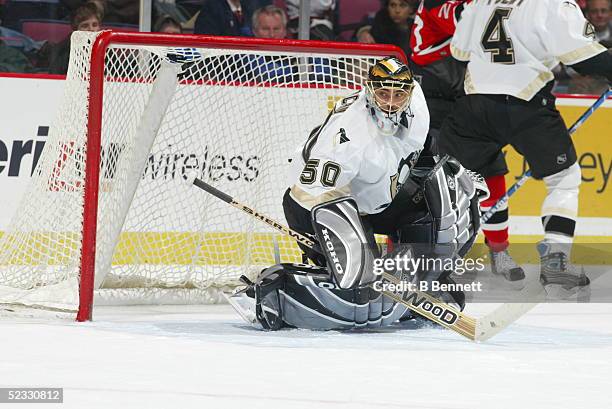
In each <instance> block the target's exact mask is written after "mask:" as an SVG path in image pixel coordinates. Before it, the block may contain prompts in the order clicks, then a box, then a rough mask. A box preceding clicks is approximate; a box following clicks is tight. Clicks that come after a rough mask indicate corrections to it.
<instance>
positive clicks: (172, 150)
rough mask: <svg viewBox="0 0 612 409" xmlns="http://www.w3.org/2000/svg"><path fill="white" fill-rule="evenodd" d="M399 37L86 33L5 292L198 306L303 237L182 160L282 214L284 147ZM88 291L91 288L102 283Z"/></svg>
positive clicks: (3, 269) (20, 298) (24, 209)
mask: <svg viewBox="0 0 612 409" xmlns="http://www.w3.org/2000/svg"><path fill="white" fill-rule="evenodd" d="M386 55H398V51H397V49H395V48H389V47H384V46H361V45H357V44H342V43H318V42H299V41H280V42H279V41H272V40H261V39H238V38H215V37H204V36H190V35H184V36H171V35H155V34H140V33H112V32H103V33H85V32H76V33H74V34H73V37H72V49H71V55H70V66H69V70H68V75H67V80H66V84H65V95H64V99H63V103H62V104H61V109H60V111H59V114H58V115H57V118H56V121H55V122H54V124H53V126H52V127H51V130H50V134H49V137H48V140H47V142H46V144H45V148H44V151H43V153H42V155H41V158H40V160H39V162H38V165H37V168H36V170H35V172H34V175H33V177H32V181H31V184H30V186H29V188H28V190H27V192H26V194H25V195H24V198H23V200H22V202H21V204H20V206H19V210H18V211H17V212H16V214H15V215H14V216H13V218H12V221H11V224H10V227H9V228H8V229H7V231H6V232H4V234H3V236H2V237H1V239H0V304H4V305H11V304H20V305H24V306H28V307H37V308H44V309H55V310H59V311H68V312H72V311H78V315H77V316H78V319H79V320H86V319H89V318H90V317H91V305H92V303H93V294H95V297H96V302H99V301H105V302H117V303H120V304H124V303H205V302H216V301H218V300H219V299H220V297H219V291H226V290H229V289H231V288H232V287H234V286H235V285H236V284H237V279H238V277H239V276H240V275H241V274H247V275H253V274H256V272H258V271H259V270H261V268H263V267H265V266H269V265H271V264H274V263H275V262H277V261H278V260H279V259H280V260H282V261H283V262H289V261H300V254H299V251H298V250H297V247H296V246H295V245H294V244H293V243H292V241H291V240H290V239H288V238H287V237H283V236H281V235H279V234H276V233H274V232H272V231H270V230H268V229H267V228H266V226H264V225H261V224H259V223H258V222H257V221H256V220H254V219H253V218H249V217H247V216H245V215H243V214H240V212H238V211H237V210H236V209H234V208H232V207H230V206H228V205H227V204H226V203H223V202H221V201H219V200H218V199H216V198H214V197H211V196H209V195H208V194H206V193H204V192H202V191H200V190H198V189H195V188H190V187H189V186H188V185H187V184H185V183H184V181H183V177H184V175H185V174H186V173H187V172H190V171H192V170H195V171H197V172H198V175H199V177H200V178H202V179H203V180H205V181H207V182H208V183H210V184H212V185H214V186H215V187H217V188H218V189H220V190H222V191H224V192H226V193H228V194H230V195H232V196H234V197H235V198H236V199H237V200H241V201H243V202H245V203H248V204H249V205H250V206H252V207H253V208H256V209H258V210H259V211H260V212H263V213H266V214H267V215H269V216H271V217H273V218H275V219H277V220H280V221H283V222H284V216H283V212H282V206H281V203H282V195H283V193H284V190H285V189H286V187H287V181H286V180H285V179H286V171H287V167H288V165H289V163H288V159H289V158H290V157H291V156H292V155H293V152H294V151H295V150H296V148H297V147H298V146H299V145H300V144H301V143H303V142H304V141H305V139H306V138H307V137H308V135H309V133H310V131H311V130H312V129H313V128H314V127H315V126H317V125H319V124H320V123H321V122H322V121H323V120H324V119H325V117H326V115H327V114H328V112H329V110H330V109H331V108H332V106H333V104H334V103H335V102H336V101H337V100H338V99H339V98H341V97H343V96H346V95H348V94H350V93H353V92H355V91H357V90H358V89H360V88H361V84H362V81H363V79H364V76H365V75H366V74H367V70H368V68H369V67H370V66H371V65H372V64H373V63H374V61H376V59H377V58H380V57H381V56H386ZM93 290H95V292H94V291H93Z"/></svg>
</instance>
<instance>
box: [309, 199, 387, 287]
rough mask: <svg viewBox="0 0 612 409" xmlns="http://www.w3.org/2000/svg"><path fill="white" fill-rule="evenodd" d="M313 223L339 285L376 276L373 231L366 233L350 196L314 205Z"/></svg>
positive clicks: (355, 283) (361, 282)
mask: <svg viewBox="0 0 612 409" xmlns="http://www.w3.org/2000/svg"><path fill="white" fill-rule="evenodd" d="M312 226H313V229H314V231H315V235H316V237H317V240H318V242H319V245H320V246H321V249H322V251H323V253H324V254H325V258H326V260H327V265H328V267H329V269H330V270H331V272H332V275H333V277H334V279H335V282H336V284H337V285H338V287H339V288H343V289H350V288H356V287H359V286H364V285H366V284H368V283H371V282H373V281H374V280H375V279H376V276H375V275H374V274H373V272H372V267H373V265H374V258H375V257H376V255H377V247H376V242H375V241H374V236H373V234H372V233H366V230H365V228H364V226H363V223H362V220H361V216H360V215H359V211H358V209H357V204H356V203H355V201H354V200H353V199H350V198H343V199H339V200H334V201H332V202H327V203H323V204H320V205H318V206H315V207H314V208H313V209H312Z"/></svg>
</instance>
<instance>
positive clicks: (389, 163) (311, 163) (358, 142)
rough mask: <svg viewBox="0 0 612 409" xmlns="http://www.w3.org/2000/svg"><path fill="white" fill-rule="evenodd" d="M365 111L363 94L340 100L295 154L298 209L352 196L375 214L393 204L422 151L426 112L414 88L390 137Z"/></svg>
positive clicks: (294, 191)
mask: <svg viewBox="0 0 612 409" xmlns="http://www.w3.org/2000/svg"><path fill="white" fill-rule="evenodd" d="M369 109H370V108H369V107H368V105H367V101H366V95H365V90H362V91H360V92H359V93H357V94H354V95H352V96H349V97H347V98H344V99H343V100H341V101H339V102H338V103H337V104H336V106H335V107H334V110H333V111H332V112H331V113H330V115H329V116H328V117H327V120H326V121H325V123H324V124H323V125H322V126H321V128H320V129H319V130H318V131H316V132H314V133H313V134H312V135H311V136H310V138H309V139H308V141H307V142H306V143H305V144H304V146H302V148H301V149H300V150H299V152H296V155H295V157H294V158H293V160H292V162H291V163H292V169H291V171H290V175H289V186H290V188H291V191H290V194H291V197H292V198H293V199H294V200H295V201H296V202H298V203H299V204H300V205H301V206H302V207H304V208H306V209H307V210H311V209H312V207H314V206H316V205H317V204H320V203H325V202H328V201H330V200H333V199H337V198H340V197H348V196H350V197H352V198H353V199H354V200H355V202H356V203H357V206H358V208H359V211H360V212H361V213H365V214H376V213H380V212H381V211H383V210H384V209H385V208H386V207H387V206H388V205H389V204H390V203H391V201H392V200H393V197H394V196H395V195H396V193H397V192H398V191H399V188H400V187H401V185H402V183H404V182H405V180H406V178H407V177H408V175H409V173H410V168H411V167H412V166H413V165H414V163H415V162H416V160H417V159H418V155H419V153H420V151H421V149H422V148H423V145H424V143H425V139H426V137H427V132H428V129H429V112H428V110H427V104H426V102H425V97H424V96H423V91H422V90H421V88H420V86H419V85H418V84H417V85H416V86H415V87H414V90H413V94H412V99H411V102H410V105H409V108H408V109H407V110H406V114H405V115H404V116H403V118H402V121H401V124H399V126H398V127H397V130H396V131H395V133H394V134H385V133H383V132H381V131H380V129H379V128H378V127H377V126H376V123H375V122H374V121H375V119H374V117H373V116H372V115H371V114H370V112H369Z"/></svg>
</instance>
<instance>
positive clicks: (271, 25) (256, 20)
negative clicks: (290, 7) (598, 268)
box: [251, 5, 287, 39]
mask: <svg viewBox="0 0 612 409" xmlns="http://www.w3.org/2000/svg"><path fill="white" fill-rule="evenodd" d="M251 25H252V26H253V34H254V35H255V37H259V38H275V39H282V38H286V37H287V15H286V14H285V11H284V10H283V9H281V8H279V7H276V6H274V5H270V6H266V7H263V8H260V9H257V10H255V13H253V21H252V23H251Z"/></svg>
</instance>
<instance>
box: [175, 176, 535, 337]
mask: <svg viewBox="0 0 612 409" xmlns="http://www.w3.org/2000/svg"><path fill="white" fill-rule="evenodd" d="M187 183H188V184H189V185H195V186H197V187H198V188H200V189H202V190H204V191H206V192H208V193H210V194H211V195H213V196H215V197H217V198H218V199H221V200H223V201H224V202H226V203H228V204H230V205H232V206H234V207H235V208H237V209H240V210H242V211H243V212H245V213H248V214H249V215H251V216H253V217H255V218H256V219H259V220H261V221H262V222H264V223H266V224H267V225H269V226H271V227H274V228H275V229H276V230H278V231H280V232H281V233H283V234H286V235H289V236H291V237H293V238H294V239H295V240H296V241H298V242H300V243H301V244H303V245H305V246H308V247H310V248H314V247H315V242H314V241H312V240H311V239H310V238H308V237H306V236H304V235H302V234H300V233H298V232H296V231H294V230H292V229H290V228H289V227H287V226H285V225H283V224H282V223H279V222H277V221H276V220H274V219H271V218H270V217H268V216H266V215H265V214H262V213H259V212H257V211H256V210H254V209H252V208H250V207H249V206H246V205H245V204H242V203H240V202H238V201H236V200H234V198H233V197H231V196H230V195H228V194H226V193H224V192H222V191H220V190H218V189H216V188H215V187H213V186H211V185H209V184H208V183H206V182H204V181H203V180H201V179H198V178H197V177H196V175H195V174H193V173H192V174H190V175H187ZM381 279H382V283H383V284H385V283H386V284H396V285H397V284H400V283H401V280H400V279H398V278H397V277H395V276H393V275H391V274H388V273H382V275H381ZM369 286H370V288H372V289H374V290H375V291H377V292H380V293H382V294H383V295H385V296H387V297H389V298H391V299H393V300H395V301H396V302H398V303H400V304H403V305H405V306H406V307H408V308H409V309H410V310H412V311H414V312H416V313H418V314H420V315H422V316H424V317H426V318H428V319H429V320H431V321H433V322H435V323H437V324H440V325H442V326H444V327H446V328H448V329H450V330H452V331H455V332H456V333H458V334H461V335H463V336H464V337H466V338H468V339H471V340H472V341H484V340H487V339H489V338H491V337H492V336H493V335H495V334H497V333H498V332H500V331H501V330H503V329H504V328H506V327H507V326H508V325H510V324H511V323H512V322H514V321H515V320H517V319H518V318H519V317H521V316H522V315H523V314H525V313H526V312H527V311H529V310H530V309H531V308H533V307H534V306H535V305H537V302H533V301H532V299H534V296H538V295H541V294H543V291H542V287H541V285H540V284H539V282H538V281H537V280H535V281H534V282H532V283H531V285H527V286H526V287H525V288H524V289H523V290H522V291H521V299H520V300H519V299H517V300H516V302H515V303H508V304H503V305H501V306H500V307H498V308H497V309H495V310H494V311H492V312H491V313H489V314H486V315H485V316H483V317H481V318H473V317H470V316H469V315H467V314H465V313H463V312H462V311H459V310H458V309H456V308H455V307H453V306H451V305H449V304H447V303H445V302H443V301H440V300H439V299H437V298H435V297H433V296H431V295H429V294H427V293H425V292H422V291H418V290H414V291H413V290H410V289H407V290H404V291H400V290H398V291H387V290H383V291H379V290H377V289H376V288H374V284H370V285H369ZM381 287H382V286H381ZM523 301H532V302H523Z"/></svg>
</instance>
